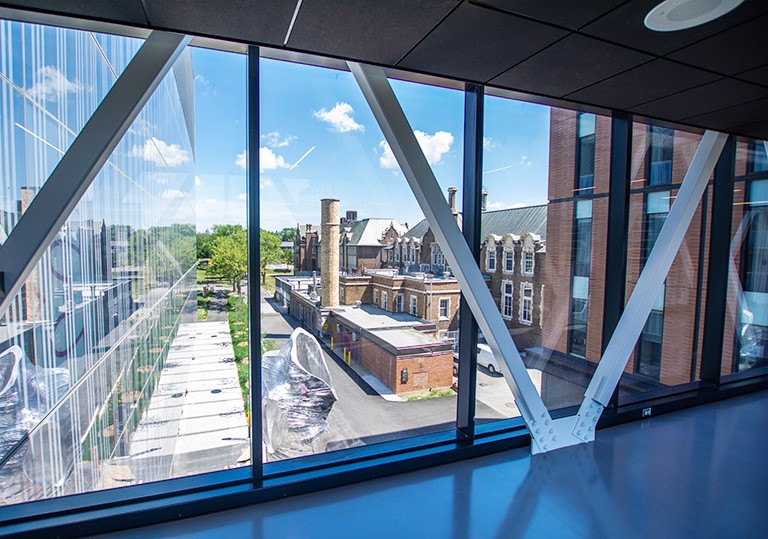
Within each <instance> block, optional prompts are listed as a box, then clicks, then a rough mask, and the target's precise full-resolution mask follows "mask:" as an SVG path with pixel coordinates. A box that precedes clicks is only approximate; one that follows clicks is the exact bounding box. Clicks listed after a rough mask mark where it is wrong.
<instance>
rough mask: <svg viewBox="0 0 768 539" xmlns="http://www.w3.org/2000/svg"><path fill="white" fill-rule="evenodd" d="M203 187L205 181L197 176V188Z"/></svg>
mask: <svg viewBox="0 0 768 539" xmlns="http://www.w3.org/2000/svg"><path fill="white" fill-rule="evenodd" d="M201 185H203V180H201V179H200V176H195V186H196V187H200V186H201Z"/></svg>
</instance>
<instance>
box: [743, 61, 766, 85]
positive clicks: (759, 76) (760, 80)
mask: <svg viewBox="0 0 768 539" xmlns="http://www.w3.org/2000/svg"><path fill="white" fill-rule="evenodd" d="M736 78H739V79H742V80H748V81H749V82H755V83H757V84H762V85H763V86H768V65H764V66H760V67H756V68H755V69H750V70H749V71H745V72H744V73H739V74H738V75H736Z"/></svg>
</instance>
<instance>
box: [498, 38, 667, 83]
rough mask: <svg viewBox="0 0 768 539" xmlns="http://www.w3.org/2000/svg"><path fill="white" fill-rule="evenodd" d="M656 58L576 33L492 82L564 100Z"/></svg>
mask: <svg viewBox="0 0 768 539" xmlns="http://www.w3.org/2000/svg"><path fill="white" fill-rule="evenodd" d="M652 59H653V57H652V56H649V55H647V54H642V53H639V52H635V51H632V50H629V49H625V48H623V47H619V46H617V45H611V44H610V43H606V42H604V41H600V40H597V39H592V38H590V37H585V36H580V35H578V34H573V35H570V36H568V37H566V38H565V39H562V40H560V41H558V42H557V43H555V44H554V45H551V46H550V47H547V48H546V49H544V50H543V51H541V52H539V53H537V54H536V55H535V56H532V57H531V58H529V59H528V60H526V61H524V62H522V63H520V64H518V65H516V66H515V67H513V68H512V69H510V70H509V71H506V72H504V73H502V74H501V75H499V76H498V77H496V78H495V79H493V80H491V81H490V83H491V84H495V85H499V86H506V87H508V88H525V89H526V91H529V92H535V93H539V94H544V95H549V96H554V97H561V96H564V95H566V94H569V93H571V92H575V91H576V90H580V89H581V88H584V87H585V86H589V85H590V84H593V83H595V82H598V81H600V80H602V79H604V78H606V77H610V76H611V75H613V74H615V73H620V72H622V71H625V70H627V69H630V68H633V67H635V66H636V65H639V64H642V63H643V62H647V61H650V60H652Z"/></svg>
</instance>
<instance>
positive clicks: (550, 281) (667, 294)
mask: <svg viewBox="0 0 768 539" xmlns="http://www.w3.org/2000/svg"><path fill="white" fill-rule="evenodd" d="M610 138H611V120H610V118H608V117H603V116H595V115H592V114H586V113H578V112H573V111H566V110H560V109H554V108H553V109H552V110H551V117H550V158H549V188H548V189H549V192H548V196H549V204H548V206H547V220H546V222H547V224H546V228H547V233H546V238H547V249H546V250H547V256H546V258H545V262H544V272H545V280H544V283H543V284H544V287H545V289H546V291H547V293H546V294H545V296H544V301H543V306H544V312H545V313H547V316H546V318H545V320H544V323H543V325H542V336H541V348H540V349H538V350H537V353H538V354H539V358H540V359H544V360H545V362H546V366H545V367H544V373H545V375H546V374H547V373H550V374H554V373H557V371H558V370H563V369H568V370H569V374H568V377H569V381H570V383H571V386H572V387H571V388H570V390H566V389H565V388H564V386H565V385H566V384H565V382H564V380H565V378H566V377H565V376H564V377H562V378H561V381H560V382H554V381H553V376H550V377H549V382H550V390H551V392H550V393H551V394H552V395H554V394H555V393H557V394H558V395H557V396H554V397H553V398H551V399H550V402H549V403H548V404H552V403H553V402H557V403H558V404H563V405H564V404H568V403H570V401H569V399H570V397H572V396H575V395H578V398H579V399H580V398H581V396H580V393H579V392H580V391H582V392H583V387H579V386H580V385H582V384H583V385H585V384H586V383H587V382H588V381H589V378H590V377H591V373H592V372H593V371H594V366H595V364H596V363H597V362H598V361H599V359H600V357H601V347H602V317H603V298H604V290H605V289H604V283H605V260H606V236H607V230H606V225H607V219H608V197H607V194H608V191H609V176H610V170H609V167H610V162H609V156H610V152H609V149H610ZM699 140H700V136H699V135H697V134H693V133H689V132H684V131H676V130H673V129H669V128H663V127H658V126H652V125H646V124H641V123H635V124H634V128H633V159H632V172H631V177H630V182H631V183H630V194H629V206H630V211H629V226H628V245H627V278H626V290H625V294H626V298H627V299H628V298H629V295H630V294H631V292H632V290H633V288H634V286H635V284H636V283H637V279H638V277H639V275H640V272H641V271H642V268H643V266H644V264H645V261H646V260H647V258H648V255H649V254H650V251H651V249H652V247H653V245H654V243H655V241H656V238H657V237H658V234H659V232H660V230H661V226H662V225H663V223H664V221H665V220H666V217H667V215H668V213H669V209H670V207H671V204H672V202H673V201H674V198H675V196H676V194H677V190H678V189H679V187H680V183H681V182H682V180H683V177H684V175H685V173H686V171H687V170H688V166H689V164H690V162H691V159H692V158H693V155H694V153H695V151H696V148H697V146H698V143H699ZM755 148H757V146H756V144H755V143H753V142H749V141H742V140H740V141H739V143H738V145H737V162H736V176H737V180H736V185H737V188H736V189H735V190H734V216H733V230H732V234H734V242H733V246H732V254H733V257H732V258H733V260H732V262H733V265H732V270H731V278H730V281H731V286H730V291H729V306H728V309H729V314H730V316H728V318H727V320H726V330H725V331H726V339H725V340H726V345H725V346H724V350H723V357H724V359H723V365H722V371H723V373H728V372H733V371H736V370H738V369H739V368H740V367H739V365H740V364H742V363H744V362H745V361H750V360H749V358H745V356H747V355H749V353H750V352H747V353H744V352H743V349H744V347H749V349H750V350H751V351H752V352H756V353H757V354H758V355H760V356H763V355H764V353H763V352H762V351H759V352H758V351H757V348H759V350H764V349H765V347H764V344H756V343H766V337H768V332H766V331H765V330H764V328H765V327H768V309H765V308H764V307H763V305H764V304H768V303H765V302H763V298H766V297H768V294H767V293H768V279H766V278H765V276H764V273H765V271H764V270H762V267H758V266H759V262H758V261H757V258H760V257H762V259H764V258H765V256H764V255H763V251H760V252H759V253H754V254H751V253H750V252H749V251H750V249H749V246H750V245H751V243H750V239H749V235H750V234H752V238H755V237H756V235H759V234H764V233H765V229H767V228H768V227H766V224H765V216H764V215H763V213H762V212H764V211H765V210H764V209H761V206H760V204H762V203H765V201H766V200H768V196H763V193H768V179H766V178H768V172H766V171H767V170H768V166H767V165H766V164H765V158H764V157H761V156H762V155H764V152H763V153H761V152H760V151H756V149H755ZM760 149H762V148H760ZM761 159H762V160H761ZM742 182H743V183H742ZM762 182H765V184H764V183H762ZM740 185H741V186H742V187H739V186H740ZM749 197H751V198H749ZM711 207H712V186H711V184H710V186H709V187H708V188H707V190H706V192H705V194H704V197H703V200H702V202H701V203H700V204H699V207H698V208H697V210H696V213H695V215H694V218H693V220H692V222H691V225H690V227H689V229H688V231H687V233H686V235H685V238H684V241H683V244H682V246H681V248H680V251H679V253H678V255H677V257H676V258H675V260H674V263H673V264H672V267H671V269H670V272H669V275H668V277H667V280H666V281H665V286H664V290H663V291H662V293H661V294H660V296H659V297H658V298H656V301H655V303H654V306H653V309H652V311H651V314H650V316H649V318H648V320H647V322H646V325H645V328H644V329H643V332H642V334H641V336H640V338H639V340H638V343H637V345H636V347H635V350H634V352H633V354H632V356H631V357H630V360H629V362H628V363H627V367H626V369H625V375H624V377H623V378H622V384H621V386H620V388H621V390H622V393H623V394H627V393H632V392H634V391H639V390H646V389H648V388H651V387H654V386H657V387H660V386H672V385H679V384H684V383H687V382H691V381H694V380H698V379H699V378H700V368H701V362H700V354H701V347H702V341H703V322H704V305H705V302H706V286H705V285H704V284H703V283H705V282H706V279H704V277H705V276H706V271H707V267H708V261H709V250H708V247H709V246H708V241H707V238H709V235H710V221H711V215H710V213H711V210H710V209H709V208H711ZM750 207H751V210H749V211H747V212H746V213H747V214H748V215H747V217H748V219H745V218H744V212H745V208H750ZM750 224H751V225H752V228H751V231H749V232H748V231H747V229H749V228H750V226H749V225H750ZM755 225H757V226H755ZM740 227H741V230H742V231H743V233H741V235H740V233H739V232H738V231H739V230H740ZM746 260H750V261H753V262H750V263H751V264H752V270H742V268H741V265H742V264H743V263H744V261H746ZM764 261H765V260H763V262H764ZM755 271H757V272H758V273H761V272H762V273H761V275H762V276H761V277H759V278H757V279H755V278H752V279H751V282H746V281H750V277H751V276H753V274H754V273H755ZM742 283H745V286H744V290H745V291H744V292H742ZM747 288H752V289H753V290H752V291H750V292H749V294H751V296H750V297H751V299H752V301H751V302H750V301H748V300H747V299H746V297H747V295H748V293H747V292H746V289H747ZM739 298H740V300H739ZM745 309H746V310H747V311H749V314H745V313H744V310H745ZM746 317H749V318H750V323H748V324H747V323H745V322H744V319H745V318H746ZM745 327H746V328H747V329H746V330H745V329H744V328H745ZM745 332H746V333H750V332H751V333H750V335H749V336H748V337H747V338H743V337H740V334H742V333H745ZM763 335H765V337H763ZM743 341H744V342H743ZM756 347H757V348H756ZM574 373H576V374H574ZM547 378H548V377H547V376H544V378H543V384H542V391H543V393H544V397H545V401H546V400H547V397H546V393H547ZM555 385H557V390H555V389H553V387H554V386H555ZM569 392H572V393H573V395H570V396H567V395H566V394H568V393H569Z"/></svg>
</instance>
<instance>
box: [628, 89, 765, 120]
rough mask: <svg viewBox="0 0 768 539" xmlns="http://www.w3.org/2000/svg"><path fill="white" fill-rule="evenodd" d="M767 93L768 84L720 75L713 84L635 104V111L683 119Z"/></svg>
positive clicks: (667, 118) (668, 118)
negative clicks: (722, 77)
mask: <svg viewBox="0 0 768 539" xmlns="http://www.w3.org/2000/svg"><path fill="white" fill-rule="evenodd" d="M766 97H768V88H763V87H762V86H757V85H754V84H749V83H747V82H740V81H737V80H734V79H720V80H718V81H715V82H713V83H711V84H705V85H704V86H699V87H697V88H692V89H690V90H686V91H684V92H680V93H679V94H675V95H671V96H669V97H663V98H661V99H657V100H656V101H651V102H650V103H645V104H643V105H640V106H637V107H635V108H633V109H632V112H637V113H640V114H646V115H648V116H656V117H659V118H664V119H666V120H682V119H683V118H690V117H691V116H693V115H696V114H704V113H707V112H711V111H715V110H718V109H723V108H726V107H730V106H733V105H740V104H741V103H747V102H749V101H755V100H757V99H762V98H766Z"/></svg>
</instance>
